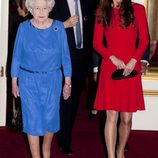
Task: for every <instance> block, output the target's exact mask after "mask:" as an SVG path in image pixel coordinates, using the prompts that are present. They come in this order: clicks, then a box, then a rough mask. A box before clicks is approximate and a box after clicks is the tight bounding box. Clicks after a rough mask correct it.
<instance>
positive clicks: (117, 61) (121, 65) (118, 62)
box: [110, 55, 126, 69]
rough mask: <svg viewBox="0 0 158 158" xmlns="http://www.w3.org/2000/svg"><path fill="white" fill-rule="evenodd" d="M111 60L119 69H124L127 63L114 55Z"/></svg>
mask: <svg viewBox="0 0 158 158" xmlns="http://www.w3.org/2000/svg"><path fill="white" fill-rule="evenodd" d="M110 60H111V62H112V63H113V64H114V65H115V66H116V67H117V69H124V68H125V67H126V65H125V63H124V62H123V61H122V60H120V59H118V58H117V57H115V56H114V55H112V56H110Z"/></svg>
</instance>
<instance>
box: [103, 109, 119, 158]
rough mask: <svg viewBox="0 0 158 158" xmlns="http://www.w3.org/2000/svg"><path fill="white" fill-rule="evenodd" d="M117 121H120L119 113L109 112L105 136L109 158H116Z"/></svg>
mask: <svg viewBox="0 0 158 158" xmlns="http://www.w3.org/2000/svg"><path fill="white" fill-rule="evenodd" d="M117 119H118V112H116V111H111V110H110V111H107V118H106V122H105V131H104V134H105V141H106V145H107V151H108V158H115V146H116V136H117Z"/></svg>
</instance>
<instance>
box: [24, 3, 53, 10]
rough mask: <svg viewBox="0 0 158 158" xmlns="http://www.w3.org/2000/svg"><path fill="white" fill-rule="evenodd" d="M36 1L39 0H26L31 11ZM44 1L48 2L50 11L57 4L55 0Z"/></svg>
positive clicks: (26, 4)
mask: <svg viewBox="0 0 158 158" xmlns="http://www.w3.org/2000/svg"><path fill="white" fill-rule="evenodd" d="M36 1H39V0H26V1H25V6H26V8H27V9H28V10H29V11H31V10H32V8H33V6H34V3H35V2H36ZM44 1H46V2H47V5H48V9H49V11H51V10H52V8H53V7H54V5H55V1H54V0H44Z"/></svg>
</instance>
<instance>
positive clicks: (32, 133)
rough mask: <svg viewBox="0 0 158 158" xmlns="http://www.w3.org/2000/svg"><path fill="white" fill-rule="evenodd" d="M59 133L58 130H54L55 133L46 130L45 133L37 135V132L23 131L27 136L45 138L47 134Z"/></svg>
mask: <svg viewBox="0 0 158 158" xmlns="http://www.w3.org/2000/svg"><path fill="white" fill-rule="evenodd" d="M58 131H59V129H57V130H53V131H50V130H46V131H44V132H40V133H35V132H29V131H27V130H23V132H24V133H25V134H27V135H32V136H44V135H45V133H46V132H49V133H57V132H58Z"/></svg>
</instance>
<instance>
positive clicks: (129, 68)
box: [123, 58, 137, 76]
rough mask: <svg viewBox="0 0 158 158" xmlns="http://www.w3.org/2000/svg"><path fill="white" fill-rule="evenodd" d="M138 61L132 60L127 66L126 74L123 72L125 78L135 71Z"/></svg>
mask: <svg viewBox="0 0 158 158" xmlns="http://www.w3.org/2000/svg"><path fill="white" fill-rule="evenodd" d="M136 62H137V60H136V59H134V58H132V59H131V60H130V61H129V62H128V63H127V65H126V67H125V69H124V72H123V75H124V76H128V75H129V74H130V73H131V72H132V71H133V69H134V67H135V64H136Z"/></svg>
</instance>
